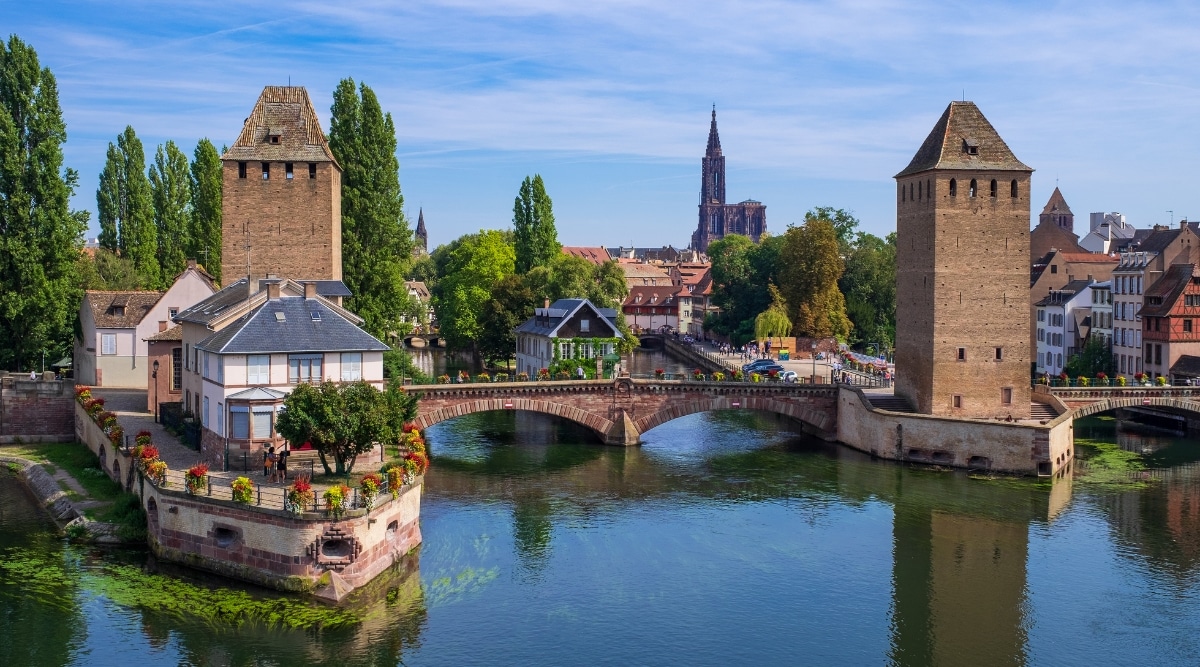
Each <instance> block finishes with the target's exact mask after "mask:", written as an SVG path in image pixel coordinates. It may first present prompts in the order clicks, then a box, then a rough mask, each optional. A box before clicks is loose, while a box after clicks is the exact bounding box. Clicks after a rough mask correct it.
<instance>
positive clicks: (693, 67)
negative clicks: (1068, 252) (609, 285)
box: [0, 0, 1200, 250]
mask: <svg viewBox="0 0 1200 667" xmlns="http://www.w3.org/2000/svg"><path fill="white" fill-rule="evenodd" d="M0 34H16V35H17V36H19V37H20V38H21V39H22V40H24V41H26V42H28V43H29V44H31V45H32V46H33V47H34V48H35V49H36V50H37V52H38V54H39V56H40V58H41V62H42V65H43V66H45V67H49V68H50V69H51V70H52V71H53V72H54V74H55V75H56V77H57V79H58V85H59V91H60V97H61V103H62V107H63V113H64V116H65V118H66V122H67V132H68V141H67V144H66V146H65V152H66V162H67V165H68V166H70V167H72V168H74V169H76V170H78V172H79V174H80V186H79V189H78V191H77V192H76V195H75V198H74V200H73V204H74V206H75V207H76V208H81V209H88V210H91V211H92V212H93V217H92V219H93V231H92V234H93V235H94V234H95V231H96V228H97V225H96V224H95V208H96V200H95V191H96V186H97V183H98V178H99V173H100V170H101V169H102V167H103V164H104V155H105V150H106V147H107V145H108V142H110V141H115V138H116V135H117V134H118V133H119V132H120V131H121V130H122V129H123V128H124V127H125V126H126V125H132V126H133V128H134V129H135V130H136V131H137V133H138V135H139V136H140V137H141V139H142V141H143V143H144V144H145V145H146V150H147V154H148V156H147V162H150V161H151V160H152V159H153V151H154V147H155V146H156V145H158V144H160V143H163V142H165V141H167V140H174V141H175V142H176V143H178V144H179V145H180V146H181V147H182V148H183V149H184V150H185V151H187V152H188V153H189V155H190V153H191V151H192V149H193V148H194V146H195V143H196V141H197V140H198V139H199V138H200V137H208V138H210V139H212V140H213V142H214V143H215V144H217V146H218V147H220V146H222V145H224V144H228V143H231V142H232V141H233V140H234V139H235V138H236V137H237V134H238V132H239V131H240V129H241V126H242V121H243V119H245V117H246V116H247V115H248V114H249V112H250V110H251V109H252V107H253V106H254V102H255V100H256V99H257V97H258V94H259V93H260V92H261V90H262V87H263V86H265V85H280V84H287V83H288V82H289V81H290V82H291V83H292V84H293V85H303V86H306V87H307V88H308V91H309V94H310V96H311V97H312V99H313V101H314V104H315V105H316V106H317V113H318V114H319V115H320V116H321V119H322V122H323V123H324V125H325V127H326V128H328V118H329V106H330V103H331V102H332V91H333V89H334V87H335V86H336V85H337V83H338V81H339V80H341V79H343V78H346V77H351V78H353V79H354V80H355V81H358V82H364V83H366V84H367V85H369V86H370V87H371V88H372V89H373V90H374V91H375V92H376V94H377V95H378V97H379V99H380V102H381V103H382V105H383V108H384V109H385V110H386V111H388V112H390V113H391V114H392V116H393V118H394V120H395V124H396V128H397V140H398V146H399V148H398V157H399V160H400V184H401V189H402V191H403V194H404V197H405V209H406V212H407V214H408V216H409V217H410V222H411V224H412V225H413V226H415V224H416V217H417V212H418V209H424V212H425V221H426V225H427V227H428V229H429V243H430V249H431V250H432V249H433V248H434V247H435V246H437V245H439V244H442V243H446V242H448V241H450V240H453V239H454V238H456V237H458V236H460V235H462V234H466V233H470V232H473V231H477V230H479V229H484V228H487V229H498V228H504V227H509V226H511V220H512V203H513V199H514V197H515V196H516V194H517V190H518V188H519V185H520V182H521V180H522V179H523V178H524V177H525V176H526V175H529V174H534V173H540V174H541V175H542V177H543V178H544V179H545V182H546V187H547V190H548V192H549V194H550V196H551V197H552V199H553V201H554V212H555V217H556V220H557V226H558V234H559V240H560V241H561V242H562V243H564V244H566V245H608V246H615V245H626V246H628V245H630V244H635V245H638V246H663V245H674V246H675V247H686V246H687V244H688V243H689V240H690V235H691V232H692V230H694V229H695V227H696V221H697V204H698V196H699V188H700V159H701V157H702V156H703V154H704V148H705V143H706V139H707V135H708V125H709V115H710V113H711V109H712V107H713V105H716V109H717V120H718V124H719V128H720V133H721V145H722V149H723V151H724V155H725V160H726V171H727V179H726V182H727V191H726V194H727V197H728V200H729V201H730V202H736V201H741V200H743V199H757V200H759V201H762V202H763V203H765V204H766V206H767V227H768V230H770V231H772V232H774V233H782V232H783V231H784V230H786V228H787V226H788V225H790V224H794V223H798V222H802V221H803V219H804V213H805V212H806V211H808V210H811V209H813V208H815V207H818V206H833V207H837V208H844V209H846V210H849V211H851V212H853V213H854V214H855V215H856V216H857V217H858V218H859V219H860V220H861V221H862V229H863V230H864V231H867V232H871V233H874V234H877V235H881V236H882V235H884V234H887V233H889V232H891V231H892V230H894V229H895V197H894V193H895V185H894V181H893V180H892V176H894V175H895V174H896V173H897V172H899V171H900V170H901V169H903V168H904V167H905V166H906V165H907V164H908V161H909V160H910V159H911V158H912V155H913V154H914V153H915V152H916V150H917V148H918V147H919V146H920V145H921V142H922V141H923V140H924V138H925V136H926V135H927V134H928V133H929V131H930V129H931V128H932V127H933V125H934V123H935V122H936V121H937V119H938V117H939V116H940V115H941V113H942V111H943V110H944V109H945V107H946V105H947V104H948V103H949V102H950V101H951V100H957V99H964V98H965V99H969V100H973V101H974V102H976V103H977V104H978V105H979V107H980V109H981V110H982V111H983V113H984V114H985V115H986V116H987V117H988V119H989V120H990V121H991V122H992V124H993V125H994V126H995V127H996V129H997V130H998V131H999V133H1000V135H1001V136H1002V137H1003V138H1004V139H1005V141H1006V142H1007V143H1008V145H1009V146H1010V147H1011V148H1012V150H1013V152H1014V153H1015V154H1016V155H1017V157H1018V158H1019V159H1021V160H1022V161H1023V162H1025V163H1026V164H1028V165H1030V166H1031V167H1033V168H1034V169H1035V170H1036V171H1035V172H1034V175H1033V200H1034V202H1035V208H1034V210H1033V211H1032V212H1031V213H1032V214H1033V216H1034V217H1033V221H1034V222H1036V214H1037V213H1038V212H1039V211H1040V210H1041V206H1042V205H1043V204H1044V203H1045V201H1046V200H1047V199H1048V198H1049V197H1050V193H1051V192H1052V191H1053V189H1054V187H1055V184H1056V183H1057V184H1058V185H1059V187H1061V188H1062V191H1063V194H1064V196H1065V197H1066V200H1067V202H1068V204H1069V205H1070V207H1071V209H1072V210H1073V212H1074V213H1075V214H1076V227H1075V231H1076V232H1077V233H1080V232H1086V231H1087V224H1088V220H1087V214H1088V213H1089V212H1093V211H1119V212H1121V213H1124V214H1125V215H1126V217H1127V219H1128V220H1129V222H1131V223H1132V224H1134V225H1136V226H1138V227H1147V226H1150V225H1153V224H1167V223H1169V222H1171V221H1172V220H1179V219H1182V218H1185V217H1189V216H1190V217H1191V218H1192V219H1197V218H1200V187H1197V180H1198V176H1200V174H1198V171H1200V170H1198V168H1197V165H1198V164H1200V163H1198V161H1197V159H1196V157H1197V155H1200V132H1197V118H1198V117H1200V113H1198V110H1200V104H1198V102H1200V80H1198V77H1200V3H1196V2H1194V0H1192V1H1188V2H1171V1H1166V2H1156V3H1141V2H1128V1H1123V2H1108V1H1105V0H1092V1H1087V2H1071V1H1063V2H1055V1H1053V0H1038V1H1028V2H1027V1H1024V0H1018V1H1013V2H959V1H956V0H938V1H935V2H917V1H913V2H901V1H889V0H841V1H833V2H785V1H778V0H777V1H758V0H737V1H730V2H683V1H679V0H677V1H676V2H652V1H649V0H628V1H626V0H617V1H611V2H605V1H602V0H595V1H593V2H579V0H564V1H561V2H559V1H552V0H518V1H516V2H505V1H503V0H446V1H444V2H415V1H411V0H410V1H407V2H395V1H392V2H370V1H354V2H327V1H324V2H320V1H318V2H310V1H307V0H294V1H292V2H288V3H283V4H280V3H270V4H264V3H252V2H244V1H243V2H221V1H219V0H204V1H203V2H191V1H188V0H173V1H172V2H161V1H159V2H130V1H124V0H106V1H105V2H75V3H64V2H56V1H54V0H40V1H39V2H36V3H34V2H27V1H16V0H0Z"/></svg>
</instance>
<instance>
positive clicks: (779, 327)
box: [754, 285, 792, 347]
mask: <svg viewBox="0 0 1200 667" xmlns="http://www.w3.org/2000/svg"><path fill="white" fill-rule="evenodd" d="M768 289H769V290H770V292H771V307H770V308H767V309H766V310H764V311H763V312H761V313H759V314H758V316H757V317H755V318H754V338H755V339H756V340H763V339H766V340H768V341H769V340H771V338H783V337H784V336H787V335H788V334H790V333H791V332H792V318H791V317H789V316H788V311H787V302H785V301H784V299H783V295H782V294H780V293H779V288H777V287H775V286H774V285H768ZM779 343H780V345H779V346H780V347H782V346H783V341H782V340H780V341H779Z"/></svg>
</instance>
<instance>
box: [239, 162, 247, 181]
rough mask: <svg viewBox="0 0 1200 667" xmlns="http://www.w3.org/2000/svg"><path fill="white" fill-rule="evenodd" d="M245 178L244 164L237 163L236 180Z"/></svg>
mask: <svg viewBox="0 0 1200 667" xmlns="http://www.w3.org/2000/svg"><path fill="white" fill-rule="evenodd" d="M245 177H246V163H245V162H239V163H238V178H245Z"/></svg>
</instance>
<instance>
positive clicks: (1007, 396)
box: [1000, 387, 1012, 405]
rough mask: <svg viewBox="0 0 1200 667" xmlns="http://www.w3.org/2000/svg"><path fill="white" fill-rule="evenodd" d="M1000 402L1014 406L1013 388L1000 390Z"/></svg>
mask: <svg viewBox="0 0 1200 667" xmlns="http://www.w3.org/2000/svg"><path fill="white" fill-rule="evenodd" d="M1000 402H1001V403H1003V404H1005V405H1012V387H1004V388H1002V389H1001V390H1000Z"/></svg>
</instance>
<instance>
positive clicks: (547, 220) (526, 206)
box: [513, 174, 562, 275]
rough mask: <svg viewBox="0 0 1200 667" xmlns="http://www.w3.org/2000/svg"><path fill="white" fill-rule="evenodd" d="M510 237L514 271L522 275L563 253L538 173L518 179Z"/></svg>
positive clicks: (548, 201) (552, 208) (543, 185)
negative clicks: (512, 241)
mask: <svg viewBox="0 0 1200 667" xmlns="http://www.w3.org/2000/svg"><path fill="white" fill-rule="evenodd" d="M513 236H514V243H515V246H516V248H515V250H516V256H517V260H516V271H517V273H520V274H522V275H524V274H525V273H528V272H529V271H530V270H531V269H533V268H534V267H537V266H544V265H546V264H547V263H549V262H550V261H551V260H553V259H555V258H556V257H557V256H558V255H560V254H561V253H562V244H560V243H559V242H558V231H557V230H556V229H555V227H554V206H553V203H552V202H551V201H550V195H548V194H546V184H545V183H544V182H543V181H542V177H541V175H540V174H534V176H533V178H532V179H530V178H529V177H528V176H526V177H525V180H524V181H522V182H521V189H520V191H519V192H518V194H517V198H516V201H515V202H514V203H513Z"/></svg>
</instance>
